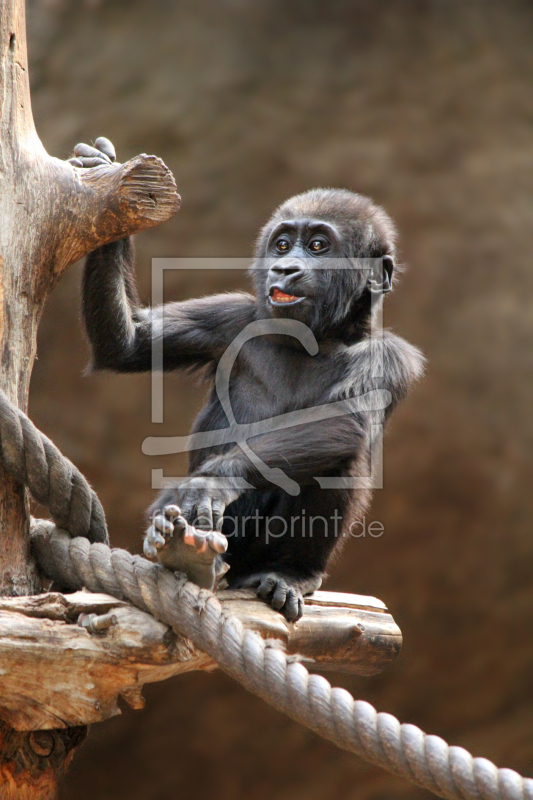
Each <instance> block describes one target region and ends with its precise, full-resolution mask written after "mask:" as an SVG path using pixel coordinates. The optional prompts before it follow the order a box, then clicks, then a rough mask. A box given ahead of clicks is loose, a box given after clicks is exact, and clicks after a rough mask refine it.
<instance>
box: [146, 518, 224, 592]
mask: <svg viewBox="0 0 533 800" xmlns="http://www.w3.org/2000/svg"><path fill="white" fill-rule="evenodd" d="M227 548H228V540H227V539H226V537H225V536H224V535H223V534H222V533H219V532H218V531H200V530H198V529H197V528H193V527H192V525H189V523H188V522H187V520H186V519H185V518H184V517H183V516H182V515H181V510H180V508H179V506H176V505H174V504H171V505H167V506H165V507H164V508H163V510H162V513H161V514H157V515H156V516H155V517H154V518H153V522H152V525H150V527H149V528H148V530H147V531H146V534H145V537H144V544H143V551H144V555H145V556H146V557H147V558H150V559H153V560H155V559H157V560H158V561H159V562H160V563H161V564H163V565H164V566H165V567H167V568H168V569H171V570H174V571H175V572H184V573H185V574H186V575H187V577H188V578H189V580H190V581H192V582H193V583H196V584H197V585H198V586H200V587H201V588H202V589H212V588H213V587H214V585H215V581H216V577H217V575H218V574H219V572H221V567H222V558H221V555H222V553H225V552H226V550H227Z"/></svg>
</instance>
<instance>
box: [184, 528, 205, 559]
mask: <svg viewBox="0 0 533 800" xmlns="http://www.w3.org/2000/svg"><path fill="white" fill-rule="evenodd" d="M183 541H184V542H185V544H188V545H190V546H191V547H194V548H196V552H197V553H205V552H206V550H207V547H208V543H207V536H205V535H204V534H201V533H199V532H198V531H197V530H196V528H193V527H192V526H190V525H189V526H188V528H187V530H186V532H185V534H184V536H183Z"/></svg>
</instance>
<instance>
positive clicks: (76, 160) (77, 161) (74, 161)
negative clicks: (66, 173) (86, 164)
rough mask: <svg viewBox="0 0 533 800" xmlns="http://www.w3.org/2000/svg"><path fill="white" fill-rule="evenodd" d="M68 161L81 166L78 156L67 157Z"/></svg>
mask: <svg viewBox="0 0 533 800" xmlns="http://www.w3.org/2000/svg"><path fill="white" fill-rule="evenodd" d="M68 163H69V164H72V166H73V167H83V164H82V163H81V161H80V159H79V158H75V157H74V158H69V160H68Z"/></svg>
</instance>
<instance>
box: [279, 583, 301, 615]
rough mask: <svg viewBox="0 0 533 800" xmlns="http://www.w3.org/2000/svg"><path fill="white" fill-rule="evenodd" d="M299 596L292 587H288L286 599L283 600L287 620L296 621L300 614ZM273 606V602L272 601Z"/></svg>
mask: <svg viewBox="0 0 533 800" xmlns="http://www.w3.org/2000/svg"><path fill="white" fill-rule="evenodd" d="M298 600H299V597H298V594H297V593H296V592H295V591H294V589H289V591H288V592H287V599H286V601H285V608H284V614H285V618H286V619H287V620H288V621H289V622H296V620H297V619H299V617H300V616H301V615H299V613H298V612H299V602H298ZM272 606H273V607H274V604H273V603H272Z"/></svg>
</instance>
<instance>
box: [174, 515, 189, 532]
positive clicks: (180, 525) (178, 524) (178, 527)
mask: <svg viewBox="0 0 533 800" xmlns="http://www.w3.org/2000/svg"><path fill="white" fill-rule="evenodd" d="M186 530H187V520H186V519H185V517H182V516H181V515H180V516H179V517H176V519H175V520H174V533H183V532H184V531H186Z"/></svg>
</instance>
